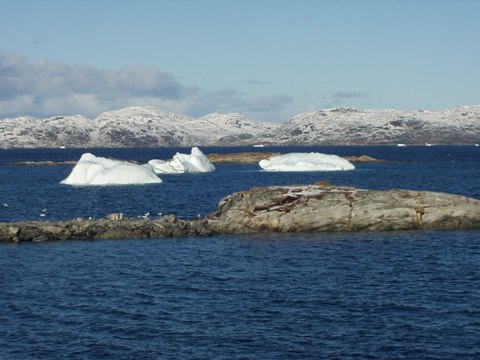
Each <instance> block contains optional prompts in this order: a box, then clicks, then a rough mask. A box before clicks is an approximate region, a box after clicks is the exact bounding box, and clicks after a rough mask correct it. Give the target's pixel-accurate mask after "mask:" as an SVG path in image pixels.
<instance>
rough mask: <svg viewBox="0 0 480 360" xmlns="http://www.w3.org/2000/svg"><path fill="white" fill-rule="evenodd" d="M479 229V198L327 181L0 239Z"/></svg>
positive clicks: (35, 227)
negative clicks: (188, 209)
mask: <svg viewBox="0 0 480 360" xmlns="http://www.w3.org/2000/svg"><path fill="white" fill-rule="evenodd" d="M468 228H480V200H477V199H473V198H468V197H464V196H460V195H453V194H446V193H438V192H429V191H414V190H387V191H378V190H364V189H357V188H353V187H344V186H330V185H328V184H314V185H293V186H273V187H255V188H252V189H250V190H249V191H242V192H237V193H234V194H232V195H229V196H226V197H224V198H223V199H222V200H221V201H220V203H219V208H218V211H217V212H215V213H212V214H209V215H207V216H206V217H204V218H200V219H193V220H188V221H185V220H182V219H179V218H177V217H175V216H173V215H168V216H163V217H160V218H158V219H123V217H122V216H121V214H117V215H112V216H109V218H108V219H93V220H86V219H74V220H70V221H57V222H47V221H44V222H42V221H23V222H10V223H0V241H2V242H25V241H36V242H40V241H52V240H69V239H128V238H161V237H171V236H195V235H199V236H208V235H215V234H252V233H262V232H321V231H330V232H339V231H343V232H351V231H388V230H427V229H468Z"/></svg>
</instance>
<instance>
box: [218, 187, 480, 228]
mask: <svg viewBox="0 0 480 360" xmlns="http://www.w3.org/2000/svg"><path fill="white" fill-rule="evenodd" d="M219 208H220V209H219V212H218V213H217V214H215V215H214V217H213V218H215V219H216V220H217V221H218V224H219V226H220V229H218V231H219V232H222V233H231V234H244V233H257V232H316V231H359V230H372V231H385V230H413V229H465V228H479V227H480V201H479V200H476V199H471V198H467V197H463V196H459V195H452V194H445V193H436V192H428V191H411V190H389V191H374V190H362V189H356V188H351V187H336V186H328V185H327V186H324V185H311V186H286V187H257V188H253V189H251V190H250V191H246V192H238V193H235V194H233V195H230V196H227V197H225V198H223V199H222V200H221V202H220V204H219Z"/></svg>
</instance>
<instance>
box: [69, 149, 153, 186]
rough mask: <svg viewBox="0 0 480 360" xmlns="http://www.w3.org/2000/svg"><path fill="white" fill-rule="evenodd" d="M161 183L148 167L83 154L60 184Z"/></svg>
mask: <svg viewBox="0 0 480 360" xmlns="http://www.w3.org/2000/svg"><path fill="white" fill-rule="evenodd" d="M161 182H162V180H161V179H160V178H159V177H158V176H157V175H156V174H155V172H154V171H153V169H152V167H151V166H150V165H147V164H146V165H137V164H132V163H129V162H125V161H119V160H111V159H106V158H103V157H97V156H95V155H93V154H90V153H85V154H83V155H82V156H81V157H80V160H78V163H77V164H76V165H75V167H74V168H73V169H72V172H71V173H70V175H69V176H68V177H67V178H65V179H64V180H62V181H61V182H60V183H61V184H67V185H137V184H155V183H161Z"/></svg>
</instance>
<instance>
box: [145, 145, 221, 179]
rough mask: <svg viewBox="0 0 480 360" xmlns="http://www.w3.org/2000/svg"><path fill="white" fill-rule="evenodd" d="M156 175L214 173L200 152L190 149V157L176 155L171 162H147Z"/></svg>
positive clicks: (212, 167)
mask: <svg viewBox="0 0 480 360" xmlns="http://www.w3.org/2000/svg"><path fill="white" fill-rule="evenodd" d="M148 164H149V165H150V166H151V167H152V168H153V171H155V173H157V174H183V173H198V172H212V171H215V166H213V164H212V163H210V161H209V160H208V158H207V157H206V156H205V155H204V154H203V153H202V152H201V151H200V149H199V148H198V147H192V150H191V153H190V155H188V154H180V153H178V152H177V153H176V154H175V155H174V156H173V158H172V160H169V161H163V160H157V159H153V160H150V161H149V162H148Z"/></svg>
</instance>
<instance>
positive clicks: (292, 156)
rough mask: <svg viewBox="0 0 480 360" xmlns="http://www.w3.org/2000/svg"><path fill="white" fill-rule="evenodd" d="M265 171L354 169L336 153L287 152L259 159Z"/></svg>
mask: <svg viewBox="0 0 480 360" xmlns="http://www.w3.org/2000/svg"><path fill="white" fill-rule="evenodd" d="M258 165H260V167H261V168H262V169H263V170H266V171H338V170H354V169H355V166H354V165H353V164H352V163H351V162H349V161H348V160H345V159H343V158H341V157H339V156H337V155H327V154H321V153H315V152H311V153H289V154H285V155H278V156H272V157H271V158H269V159H264V160H261V161H260V162H259V163H258Z"/></svg>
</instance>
